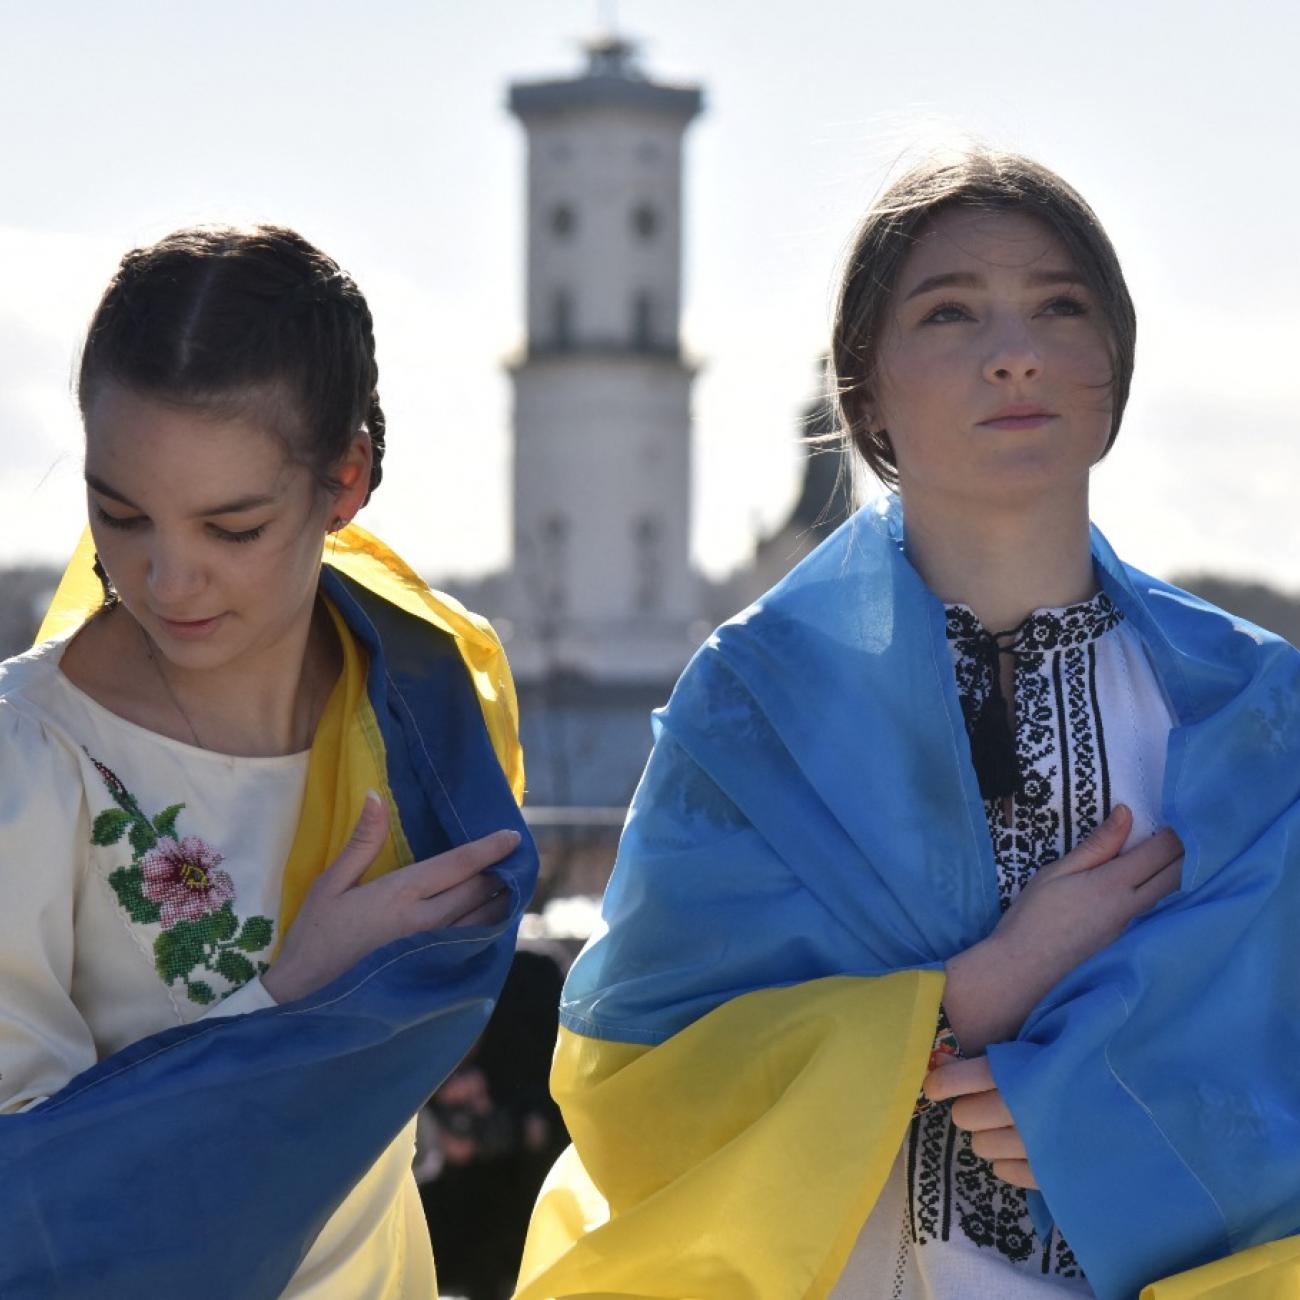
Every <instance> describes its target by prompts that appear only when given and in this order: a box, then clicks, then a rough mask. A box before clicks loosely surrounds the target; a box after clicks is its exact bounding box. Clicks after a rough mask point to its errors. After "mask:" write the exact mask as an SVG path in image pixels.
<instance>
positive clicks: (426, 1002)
mask: <svg viewBox="0 0 1300 1300" xmlns="http://www.w3.org/2000/svg"><path fill="white" fill-rule="evenodd" d="M326 560H327V563H326V566H325V569H324V571H323V573H322V577H321V590H322V592H323V594H324V596H325V598H326V601H327V603H328V605H329V607H330V610H331V614H332V616H333V617H334V619H335V622H336V626H337V627H338V628H339V631H340V635H341V640H342V644H343V648H344V656H345V667H344V671H343V674H342V676H341V677H340V680H339V683H338V685H337V686H336V688H335V690H334V693H333V695H332V696H331V699H330V701H329V703H328V705H327V707H326V711H325V716H324V717H323V719H322V721H321V724H320V726H319V728H318V731H317V735H316V739H315V742H314V744H313V747H312V752H311V756H310V759H309V766H308V778H307V792H306V796H305V799H304V807H303V813H302V817H301V821H300V825H299V831H298V835H297V838H296V840H295V843H294V847H293V850H292V853H291V857H290V861H289V863H288V865H287V868H286V873H285V884H284V895H283V901H282V907H281V922H282V925H284V924H287V923H288V921H289V920H291V919H292V917H293V915H294V912H295V911H296V909H297V907H298V905H299V903H300V902H301V900H302V897H303V895H304V894H305V893H306V890H307V888H308V887H309V886H310V884H311V881H312V879H313V878H314V876H315V875H316V874H317V873H318V872H319V871H321V870H322V869H323V868H324V867H325V866H327V865H328V864H329V862H330V861H331V860H332V858H333V857H334V856H335V855H336V854H337V853H338V852H339V851H340V849H341V848H342V846H343V844H344V843H345V842H346V840H347V837H348V835H349V833H350V831H351V829H352V826H353V824H354V823H355V820H356V816H357V814H358V812H359V811H360V808H361V804H362V801H363V800H364V798H365V794H366V790H367V789H368V788H374V789H376V790H379V791H380V792H381V793H382V794H383V796H384V797H385V798H386V800H387V801H388V804H389V810H390V837H389V842H388V843H387V845H386V846H385V849H384V851H383V853H382V855H381V858H380V861H379V862H378V863H377V864H376V865H375V867H373V868H372V871H371V874H376V873H377V872H379V871H383V870H391V869H393V868H394V867H397V866H401V865H403V864H405V863H407V862H410V861H414V860H417V859H422V858H427V857H430V856H432V855H433V854H436V853H440V852H442V851H444V850H446V849H449V848H452V847H454V846H456V845H459V844H463V843H465V842H466V841H468V840H472V839H476V838H478V837H480V836H483V835H486V834H489V833H490V832H492V831H495V830H499V829H502V828H513V829H515V830H517V831H519V833H520V835H521V840H520V843H519V846H518V848H517V849H516V850H515V851H514V853H513V854H512V855H511V856H510V857H509V858H508V859H507V860H506V861H504V862H503V863H501V864H499V865H498V866H497V867H496V868H494V870H495V871H496V873H497V874H498V875H499V876H500V877H501V880H502V881H503V882H504V884H505V885H506V887H507V888H508V889H509V892H510V898H511V907H510V914H509V916H508V917H507V918H506V919H505V920H504V921H502V922H500V923H499V924H497V925H493V926H481V927H474V928H459V929H451V930H441V931H434V932H431V933H426V934H420V935H416V936H414V937H412V938H409V939H403V940H400V941H398V942H395V943H392V944H389V945H388V946H387V947H385V948H383V949H381V950H380V951H378V952H376V953H374V954H373V955H371V956H370V957H368V958H366V959H365V960H364V961H362V962H360V963H359V964H357V965H356V966H355V967H354V968H353V969H352V970H350V971H348V972H347V973H346V974H345V975H343V976H341V977H340V978H339V979H337V980H335V981H334V982H333V983H332V984H331V985H329V986H328V987H326V988H324V989H321V990H320V991H319V992H317V993H314V994H312V995H311V996H310V997H307V998H304V999H302V1000H301V1001H298V1002H294V1003H288V1004H284V1005H281V1006H277V1007H273V1008H269V1009H267V1010H264V1011H258V1012H255V1013H253V1014H251V1015H244V1016H235V1017H230V1018H213V1019H205V1020H200V1021H198V1022H196V1023H194V1024H190V1025H186V1026H183V1027H178V1028H176V1029H171V1030H168V1031H166V1032H164V1033H160V1034H156V1035H154V1036H152V1037H150V1038H147V1039H144V1040H142V1041H141V1042H138V1043H136V1044H134V1045H133V1046H131V1047H129V1048H127V1049H126V1050H124V1051H122V1052H119V1053H117V1054H116V1055H114V1056H112V1057H110V1058H108V1059H106V1060H104V1061H101V1062H100V1063H99V1064H98V1065H96V1066H95V1067H94V1068H92V1069H90V1070H88V1071H86V1072H85V1073H84V1074H82V1075H80V1076H79V1077H78V1078H76V1079H73V1080H72V1081H71V1082H70V1083H69V1084H68V1085H67V1086H66V1087H65V1088H63V1089H62V1090H61V1091H60V1092H59V1093H58V1094H56V1095H55V1096H53V1097H51V1098H49V1099H48V1100H47V1101H45V1102H43V1103H42V1104H41V1105H39V1106H37V1107H35V1108H33V1109H32V1110H30V1111H26V1112H24V1113H21V1114H18V1115H13V1116H8V1117H5V1118H3V1119H0V1188H3V1213H0V1295H3V1296H4V1297H5V1300H27V1298H30V1300H38V1298H39V1300H50V1298H51V1297H56V1296H78V1297H81V1296H106V1297H107V1296H111V1297H131V1298H132V1300H145V1298H146V1297H149V1298H152V1297H164V1296H185V1297H186V1298H187V1300H262V1298H264V1300H271V1298H272V1297H275V1296H278V1295H279V1294H280V1293H281V1291H282V1290H283V1289H284V1287H285V1285H286V1284H287V1282H288V1281H289V1278H290V1277H291V1276H292V1274H293V1272H294V1270H295V1268H296V1267H297V1265H298V1263H299V1262H300V1261H301V1259H302V1258H303V1256H304V1255H305V1254H306V1252H307V1250H308V1248H309V1247H310V1245H311V1243H312V1241H313V1240H314V1239H315V1237H316V1234H317V1233H318V1232H319V1231H320V1229H321V1227H322V1226H323V1225H324V1223H325V1222H326V1220H327V1219H328V1218H329V1216H330V1214H331V1213H332V1212H333V1211H334V1209H335V1208H336V1207H337V1206H338V1205H339V1203H340V1202H341V1201H342V1200H343V1198H344V1197H345V1196H346V1195H347V1193H348V1192H349V1191H350V1190H351V1188H352V1187H353V1186H354V1185H355V1184H356V1183H357V1181H358V1180H359V1179H360V1178H361V1177H362V1175H363V1174H364V1173H365V1172H366V1170H367V1169H369V1167H370V1166H371V1164H372V1163H373V1162H374V1161H375V1159H376V1158H377V1157H378V1156H379V1155H380V1153H381V1152H382V1151H383V1150H384V1149H385V1147H387V1145H388V1144H389V1143H390V1142H391V1141H392V1140H393V1138H394V1137H395V1136H396V1135H397V1133H398V1132H399V1131H400V1130H401V1129H402V1128H403V1127H404V1126H405V1124H406V1123H407V1122H408V1121H409V1120H410V1117H411V1116H412V1115H413V1114H414V1113H415V1112H416V1111H417V1110H418V1109H419V1107H420V1106H421V1105H422V1104H423V1103H424V1101H425V1100H426V1099H427V1097H428V1096H429V1094H430V1093H431V1092H432V1091H433V1090H434V1088H436V1087H437V1085H438V1084H439V1083H440V1082H441V1081H442V1080H443V1079H444V1078H445V1077H446V1076H447V1075H448V1074H449V1073H450V1072H451V1070H452V1069H453V1067H454V1066H455V1065H456V1064H457V1062H458V1061H459V1060H460V1058H461V1057H462V1056H463V1055H464V1053H465V1052H466V1050H467V1049H468V1048H469V1046H470V1044H471V1043H472V1042H473V1041H474V1039H475V1037H476V1036H477V1035H478V1034H479V1032H480V1031H481V1030H482V1028H483V1026H484V1024H485V1023H486V1022H487V1019H488V1017H489V1015H490V1014H491V1011H492V1007H493V1004H494V1002H495V999H496V997H497V994H498V992H499V991H500V988H501V985H502V984H503V982H504V980H505V977H506V973H507V971H508V969H509V966H510V961H511V957H512V954H513V951H514V941H515V932H516V929H517V927H518V922H519V918H520V915H521V914H522V912H523V909H524V906H525V904H526V902H527V900H528V898H529V896H530V895H531V893H532V889H533V885H534V883H535V880H536V868H537V862H536V853H535V850H534V847H533V844H532V840H531V838H530V836H529V834H528V830H527V828H526V827H525V825H524V822H523V818H522V815H521V813H520V809H519V803H520V801H521V800H522V797H523V781H524V773H523V760H522V755H521V751H520V748H519V742H518V719H517V714H516V703H515V694H514V686H513V683H512V680H511V677H510V671H509V668H508V667H507V665H506V660H505V655H504V653H503V652H502V649H501V646H500V643H499V642H498V640H497V638H496V636H495V635H494V634H493V632H492V630H491V628H490V627H489V626H488V625H487V624H486V623H485V622H484V621H483V620H481V619H478V618H476V617H475V616H473V615H471V614H469V613H467V612H466V611H465V610H464V609H463V608H462V607H460V606H459V605H458V604H457V603H456V602H455V601H453V600H451V599H449V598H447V597H444V596H440V595H438V594H436V593H434V592H432V591H430V590H429V588H428V587H427V586H426V585H425V584H424V583H423V582H422V581H421V580H420V578H419V577H418V576H417V575H416V574H414V573H413V572H412V571H411V570H410V569H409V568H407V567H406V566H405V565H404V564H403V563H402V562H401V561H400V560H399V559H398V558H397V557H396V556H395V555H393V554H392V552H391V551H389V550H388V549H387V548H385V547H384V546H383V545H382V544H381V543H380V542H378V541H377V540H376V539H374V538H372V537H370V536H369V535H368V534H366V533H365V532H364V531H363V530H362V529H360V528H357V527H356V526H351V527H349V528H348V529H347V530H345V531H344V532H343V533H342V534H341V535H339V537H338V538H337V539H331V544H330V549H329V553H328V554H327V556H326ZM91 563H92V552H91V549H90V546H89V540H88V539H86V540H84V541H83V544H82V547H81V548H80V550H79V552H78V555H77V556H76V557H74V560H73V563H72V565H71V566H70V567H69V571H68V574H67V576H66V577H65V579H64V582H63V584H62V585H61V587H60V590H59V592H58V593H57V594H56V599H55V603H54V606H53V607H52V609H51V612H50V616H49V618H48V619H47V621H46V625H45V627H44V628H43V629H42V635H43V636H48V635H52V634H54V633H55V632H57V631H59V630H61V629H62V628H64V627H67V626H70V625H76V624H77V623H79V622H80V621H81V620H82V619H83V618H84V617H85V615H86V613H87V612H88V611H89V610H90V609H92V608H94V606H95V605H96V604H97V603H98V600H99V587H98V582H97V581H96V580H95V578H94V576H93V573H92V571H91Z"/></svg>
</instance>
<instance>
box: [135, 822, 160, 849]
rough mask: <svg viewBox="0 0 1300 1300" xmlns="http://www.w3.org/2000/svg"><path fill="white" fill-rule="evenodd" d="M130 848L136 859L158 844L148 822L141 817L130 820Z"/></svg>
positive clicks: (156, 837)
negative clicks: (133, 851) (134, 852)
mask: <svg viewBox="0 0 1300 1300" xmlns="http://www.w3.org/2000/svg"><path fill="white" fill-rule="evenodd" d="M130 820H131V835H130V840H131V847H132V848H133V849H134V850H135V851H136V856H137V857H143V856H144V855H145V854H146V853H148V852H149V850H150V849H151V848H153V846H154V845H155V844H157V843H158V836H157V835H156V834H155V833H154V829H153V827H152V826H150V825H149V823H148V821H147V820H146V819H145V818H143V817H132V818H131V819H130Z"/></svg>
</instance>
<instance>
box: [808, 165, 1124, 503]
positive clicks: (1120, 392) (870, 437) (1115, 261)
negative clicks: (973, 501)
mask: <svg viewBox="0 0 1300 1300" xmlns="http://www.w3.org/2000/svg"><path fill="white" fill-rule="evenodd" d="M951 208H971V209H976V210H979V209H985V210H991V211H1002V212H1006V211H1014V212H1018V213H1022V214H1024V215H1025V216H1029V217H1034V218H1036V219H1037V220H1039V221H1041V222H1042V223H1043V224H1044V225H1045V226H1047V227H1048V228H1049V229H1050V230H1051V231H1052V233H1053V234H1055V235H1056V237H1057V238H1058V239H1059V240H1060V241H1061V243H1062V244H1063V245H1064V247H1065V250H1066V252H1067V253H1068V254H1069V255H1070V257H1071V259H1072V260H1073V262H1074V264H1075V267H1076V269H1077V270H1078V271H1079V273H1080V274H1081V275H1082V276H1083V278H1084V281H1085V283H1086V284H1087V285H1088V287H1089V288H1090V289H1091V290H1092V292H1093V293H1094V294H1095V295H1096V297H1097V301H1098V307H1099V309H1100V312H1101V316H1102V319H1103V321H1104V322H1105V327H1106V334H1107V338H1108V341H1109V344H1110V350H1111V379H1110V385H1109V387H1110V396H1111V428H1110V437H1109V439H1108V440H1107V442H1106V447H1105V451H1109V450H1110V449H1111V446H1112V445H1113V444H1114V442H1115V436H1116V434H1118V433H1119V425H1120V420H1121V418H1122V417H1123V414H1124V406H1125V403H1126V402H1127V401H1128V394H1129V386H1130V384H1131V382H1132V379H1133V355H1134V347H1135V343H1136V337H1137V317H1136V314H1135V312H1134V310H1133V300H1132V299H1131V298H1130V297H1129V292H1128V286H1127V285H1126V284H1125V283H1124V274H1123V272H1122V271H1121V270H1120V265H1119V258H1118V257H1117V256H1116V255H1115V249H1114V248H1113V247H1112V245H1111V242H1110V239H1109V238H1108V237H1107V235H1106V232H1105V230H1103V229H1102V226H1101V222H1100V221H1098V220H1097V217H1096V214H1095V213H1094V212H1093V210H1092V209H1091V208H1090V207H1089V206H1088V205H1087V203H1085V202H1084V200H1083V199H1082V197H1081V196H1080V195H1079V194H1078V193H1077V192H1076V191H1075V190H1074V189H1072V188H1071V187H1070V186H1069V185H1067V184H1066V183H1065V181H1063V180H1062V179H1061V178H1060V177H1059V176H1057V175H1056V174H1055V172H1051V171H1048V169H1047V168H1046V167H1043V166H1041V165H1040V164H1039V163H1036V162H1033V161H1032V160H1031V159H1029V158H1024V157H1021V156H1020V155H1019V154H1013V153H1003V152H999V151H995V150H991V149H986V148H973V149H968V150H966V151H964V152H962V153H961V154H959V155H956V156H952V155H949V156H946V157H942V158H933V159H928V160H926V161H924V162H922V163H919V164H917V165H916V166H914V167H912V168H911V169H910V170H908V171H907V172H906V173H905V174H904V175H903V176H901V177H900V178H899V179H898V180H897V181H895V182H894V183H893V184H892V185H891V186H890V187H889V188H888V189H887V190H886V191H885V192H884V194H882V195H881V197H880V198H879V200H878V201H877V202H876V203H875V204H873V206H872V208H871V210H870V211H869V212H868V213H867V214H866V216H865V217H864V218H863V219H862V223H861V225H860V226H859V227H858V230H857V232H856V234H855V236H854V240H853V247H852V251H851V253H850V255H849V259H848V265H847V269H846V270H845V273H844V278H843V281H842V282H841V285H840V292H839V301H838V303H837V306H836V312H835V325H834V332H833V334H832V338H831V363H832V366H833V369H834V384H835V392H836V397H837V401H838V405H839V413H840V423H841V432H842V434H843V436H844V438H845V440H846V441H847V442H850V443H851V444H852V445H853V446H854V447H855V448H856V449H857V451H858V452H859V453H860V454H861V456H862V458H863V459H864V460H865V461H866V463H867V465H868V466H869V467H870V468H871V470H872V471H873V472H874V473H875V474H876V476H877V477H878V478H879V479H880V480H881V481H882V482H883V483H885V484H886V486H888V487H891V488H892V487H897V486H898V468H897V465H896V464H895V461H894V449H893V446H892V445H891V443H890V441H889V434H888V431H887V430H883V429H878V430H875V431H873V430H872V428H871V424H872V403H873V401H874V398H875V389H876V381H877V369H876V366H877V362H878V360H879V351H880V339H881V335H882V332H883V329H884V325H885V321H886V314H887V312H888V309H889V306H890V303H891V301H892V298H893V294H894V288H895V286H896V284H897V282H898V273H899V271H900V269H901V268H902V265H903V262H904V260H905V259H906V257H907V255H908V253H909V252H911V250H912V248H913V247H914V245H915V244H916V241H917V240H918V239H919V238H920V237H921V235H922V234H924V232H925V229H926V226H927V224H928V223H929V222H930V221H932V220H933V219H934V218H935V217H936V216H937V215H938V214H939V213H940V212H943V211H945V210H947V209H951ZM1102 454H1103V455H1104V454H1105V452H1103V453H1102Z"/></svg>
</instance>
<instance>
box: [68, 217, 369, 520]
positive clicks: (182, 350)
mask: <svg viewBox="0 0 1300 1300" xmlns="http://www.w3.org/2000/svg"><path fill="white" fill-rule="evenodd" d="M106 380H108V381H112V382H116V383H120V384H122V385H123V386H125V387H127V388H130V389H132V390H134V391H136V392H139V393H141V394H144V395H146V396H150V397H157V398H160V399H162V400H165V401H169V402H177V403H180V404H182V405H186V406H197V407H201V408H204V409H208V410H214V411H218V412H223V413H225V412H229V413H230V414H238V413H244V412H246V411H247V410H248V409H250V408H251V407H257V408H258V409H259V410H264V411H271V412H277V413H279V414H281V415H282V416H283V415H287V417H288V418H287V419H283V420H282V422H281V423H280V424H277V426H276V429H277V432H279V433H280V435H281V436H282V437H283V438H284V440H285V443H286V445H287V446H288V448H289V449H290V452H291V454H292V455H293V456H294V457H295V459H298V460H300V461H301V462H302V463H304V464H306V465H307V466H308V467H310V468H311V470H312V472H313V473H314V474H315V475H316V477H317V479H318V481H319V482H320V483H321V484H322V485H323V486H324V487H326V488H328V489H330V490H337V489H338V487H339V486H340V485H339V483H338V482H337V481H336V480H335V479H334V478H333V477H332V473H331V471H332V469H333V467H334V466H336V465H337V464H338V463H339V461H340V460H341V459H342V457H343V455H344V454H345V453H346V451H347V450H348V448H349V447H350V446H351V445H352V442H353V440H354V439H355V438H356V437H357V435H358V434H359V433H362V432H365V433H367V434H369V436H370V443H371V447H372V448H373V458H372V461H371V470H370V490H369V491H368V492H367V493H366V500H367V501H368V500H369V499H370V492H373V491H374V489H375V488H377V487H378V486H379V482H380V479H381V478H382V477H383V459H384V434H385V428H386V425H385V420H384V412H383V408H382V407H381V406H380V404H379V387H378V385H379V367H378V365H377V364H376V362H375V334H374V322H373V321H372V319H371V316H370V308H369V307H368V306H367V305H366V300H365V298H364V297H362V294H361V291H360V290H359V289H358V288H357V286H356V282H355V281H354V280H353V279H352V277H351V276H350V275H348V274H347V272H346V271H344V270H342V269H341V268H340V267H339V265H338V263H337V262H335V261H334V260H333V259H332V258H330V257H328V256H326V254H324V253H322V252H321V250H320V249H318V248H316V247H315V246H314V245H313V244H311V243H309V242H308V241H307V240H306V239H304V238H303V237H302V236H301V235H300V234H298V233H297V232H296V231H293V230H289V229H287V228H286V227H283V226H270V225H259V226H254V227H252V228H250V229H238V228H234V227H229V226H217V227H208V226H198V227H192V228H188V229H185V230H178V231H175V232H174V233H173V234H170V235H168V236H167V237H166V238H164V239H161V240H159V241H158V242H157V243H156V244H151V245H150V246H149V247H147V248H137V249H133V250H132V251H131V252H129V253H127V254H126V256H125V257H124V258H123V259H122V262H121V265H120V266H119V267H118V270H117V273H116V274H115V275H114V276H113V279H112V280H111V281H110V282H109V285H108V288H107V289H106V290H105V291H104V296H103V297H102V298H101V299H100V302H99V306H98V307H97V308H96V309H95V314H94V317H93V318H92V319H91V323H90V329H89V331H88V333H87V336H86V344H85V348H84V349H83V351H82V356H81V369H80V374H79V376H78V381H77V398H78V401H79V403H80V406H81V412H82V416H83V418H84V417H85V415H86V412H87V410H88V409H89V407H90V405H91V403H92V402H93V400H94V397H95V393H96V391H97V389H98V387H99V385H100V384H102V383H103V382H104V381H106Z"/></svg>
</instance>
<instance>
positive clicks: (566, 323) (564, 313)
mask: <svg viewBox="0 0 1300 1300" xmlns="http://www.w3.org/2000/svg"><path fill="white" fill-rule="evenodd" d="M551 343H552V345H553V346H554V347H557V348H571V347H572V346H573V295H572V294H571V293H570V292H569V291H568V290H567V289H557V290H556V291H555V296H554V297H553V298H552V299H551Z"/></svg>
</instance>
